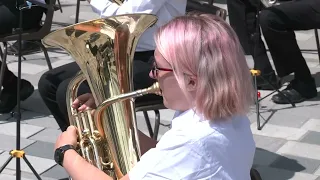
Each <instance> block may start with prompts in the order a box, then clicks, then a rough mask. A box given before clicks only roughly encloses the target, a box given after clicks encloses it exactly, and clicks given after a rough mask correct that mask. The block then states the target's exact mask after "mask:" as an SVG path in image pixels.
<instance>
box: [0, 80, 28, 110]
mask: <svg viewBox="0 0 320 180" xmlns="http://www.w3.org/2000/svg"><path fill="white" fill-rule="evenodd" d="M33 91H34V87H33V86H32V84H31V83H30V82H28V81H26V80H24V79H22V80H21V89H20V99H21V101H24V100H26V99H27V98H28V97H30V96H31V95H32V93H33ZM0 100H1V101H0V113H10V112H11V111H12V110H13V109H14V108H15V107H16V105H17V90H11V89H10V90H9V89H3V90H2V93H1V97H0Z"/></svg>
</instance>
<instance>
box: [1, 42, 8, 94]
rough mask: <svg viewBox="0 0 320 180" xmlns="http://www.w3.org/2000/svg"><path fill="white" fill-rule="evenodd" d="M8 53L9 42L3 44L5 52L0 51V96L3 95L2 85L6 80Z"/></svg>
mask: <svg viewBox="0 0 320 180" xmlns="http://www.w3.org/2000/svg"><path fill="white" fill-rule="evenodd" d="M7 52H8V44H7V42H3V52H2V50H1V49H0V56H1V59H2V65H1V70H0V96H1V93H2V84H3V79H4V77H3V76H4V71H5V69H6V66H7Z"/></svg>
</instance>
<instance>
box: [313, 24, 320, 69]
mask: <svg viewBox="0 0 320 180" xmlns="http://www.w3.org/2000/svg"><path fill="white" fill-rule="evenodd" d="M314 34H315V36H316V44H317V50H318V58H319V63H320V43H319V35H318V29H315V30H314Z"/></svg>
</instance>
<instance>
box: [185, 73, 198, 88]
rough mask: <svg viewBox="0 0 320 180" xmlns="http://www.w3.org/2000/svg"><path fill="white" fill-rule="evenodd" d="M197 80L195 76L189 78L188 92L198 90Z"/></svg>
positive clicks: (187, 81)
mask: <svg viewBox="0 0 320 180" xmlns="http://www.w3.org/2000/svg"><path fill="white" fill-rule="evenodd" d="M197 84H198V83H197V78H196V77H194V76H187V78H186V85H187V90H188V91H195V90H196V88H197Z"/></svg>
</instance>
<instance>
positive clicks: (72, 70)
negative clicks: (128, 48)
mask: <svg viewBox="0 0 320 180" xmlns="http://www.w3.org/2000/svg"><path fill="white" fill-rule="evenodd" d="M153 55H154V51H146V52H138V53H135V57H134V61H133V81H134V82H133V84H134V89H142V88H146V87H149V86H151V85H152V84H153V83H154V82H155V80H154V79H151V78H150V77H149V72H150V70H151V67H152V64H153V61H154V56H153ZM79 71H80V68H79V66H78V65H77V64H76V62H73V63H69V64H66V65H63V66H60V67H58V68H55V69H53V70H51V71H48V72H46V73H44V74H43V75H42V76H41V78H40V80H39V84H38V89H39V93H40V95H41V97H42V99H43V101H44V103H45V104H46V105H47V107H48V108H49V110H50V112H51V113H52V115H53V116H54V118H55V119H56V121H57V123H58V125H59V127H60V129H61V130H62V131H65V130H66V129H67V127H68V126H69V120H68V113H67V108H69V107H67V105H66V92H67V89H68V84H69V82H70V80H71V79H72V78H73V77H74V76H75V75H76V73H77V72H79ZM89 92H91V91H90V88H89V87H88V85H87V84H86V83H82V84H81V86H80V87H79V91H78V96H79V95H81V94H85V93H89ZM149 98H159V96H152V95H150V96H149Z"/></svg>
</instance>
